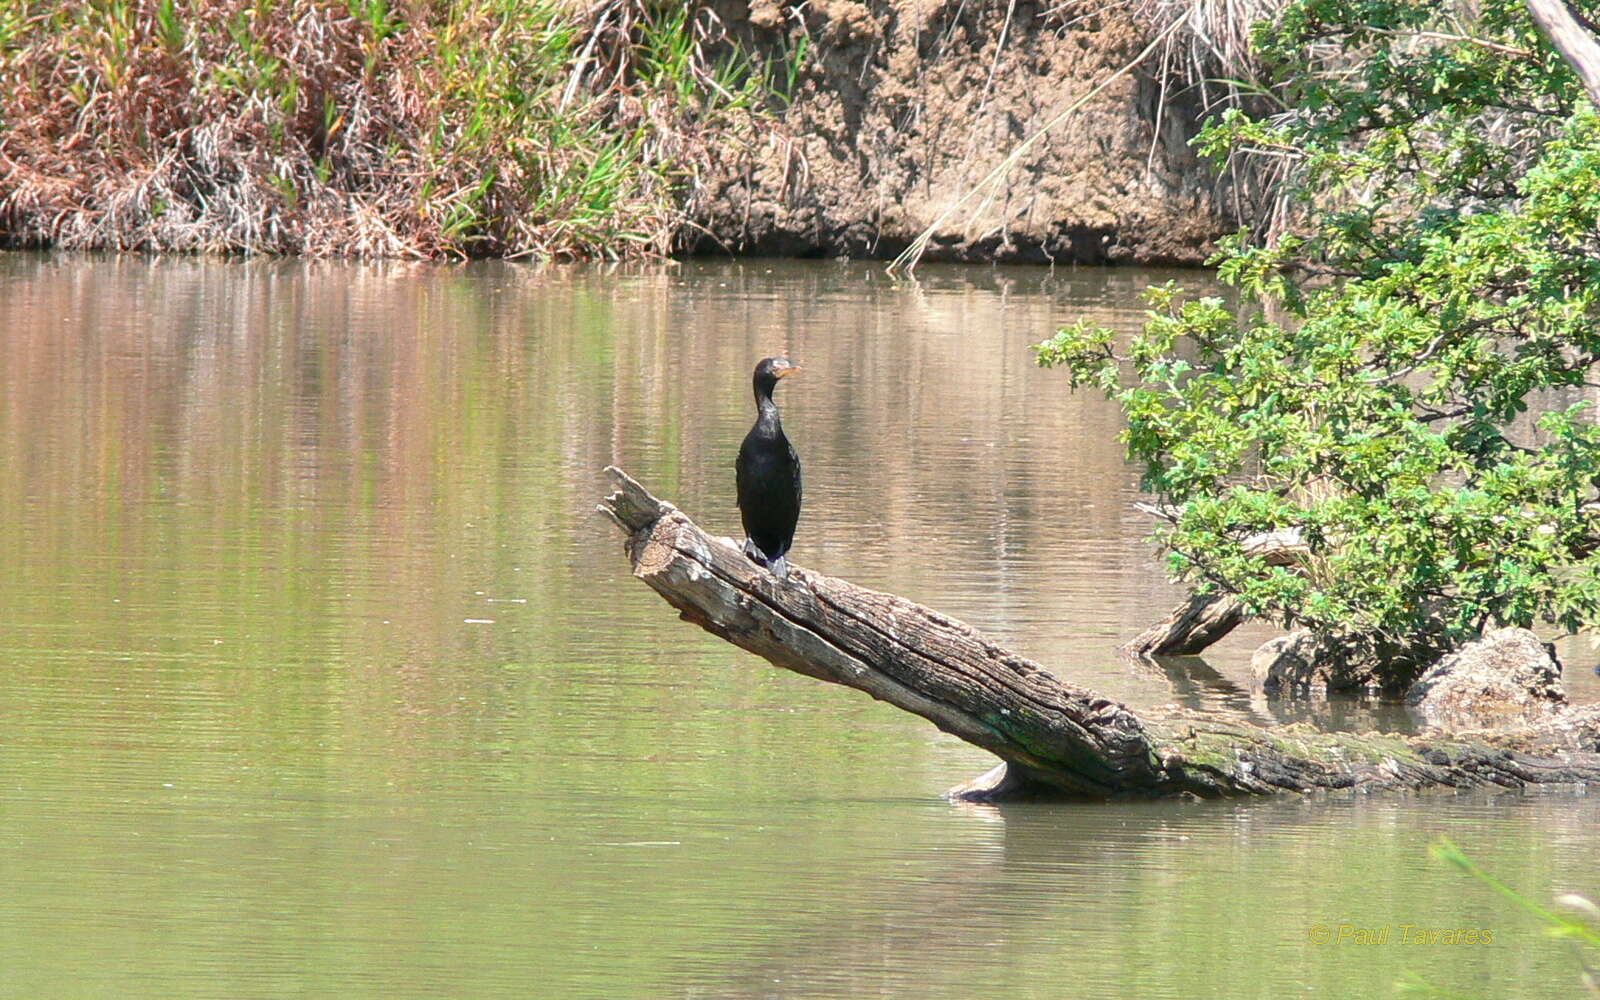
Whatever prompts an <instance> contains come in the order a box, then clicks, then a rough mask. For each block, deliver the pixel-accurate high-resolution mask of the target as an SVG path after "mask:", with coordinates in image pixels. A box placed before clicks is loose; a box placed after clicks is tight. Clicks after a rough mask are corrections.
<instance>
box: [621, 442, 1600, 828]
mask: <svg viewBox="0 0 1600 1000" xmlns="http://www.w3.org/2000/svg"><path fill="white" fill-rule="evenodd" d="M606 471H607V473H608V474H609V475H610V476H611V478H612V479H613V480H614V482H615V484H616V489H615V491H614V492H612V493H611V494H610V495H609V496H607V497H606V498H605V500H604V502H602V503H601V504H600V507H599V509H600V511H601V512H602V513H605V514H606V515H608V516H609V517H610V518H611V519H612V520H613V521H615V522H616V523H617V524H618V525H619V526H620V527H621V528H622V530H623V531H624V532H625V533H626V534H627V543H626V547H627V553H628V557H629V559H630V560H631V561H632V563H633V573H634V575H635V576H637V577H638V578H639V579H641V580H643V581H644V582H645V583H646V584H648V585H649V586H650V587H651V588H653V589H654V590H655V591H656V592H657V593H658V594H660V595H661V596H662V597H663V598H665V599H666V601H667V603H669V604H671V605H672V606H673V607H674V608H676V609H678V611H679V613H680V614H681V616H682V617H683V618H684V619H685V620H686V621H690V622H693V623H694V624H696V625H699V626H700V627H701V628H704V629H705V630H706V631H708V632H711V633H712V634H714V635H717V636H720V637H721V638H723V639H726V640H727V641H729V642H731V643H733V644H734V645H736V646H739V647H741V648H743V649H746V650H749V651H750V652H752V653H755V654H757V655H758V656H761V657H764V658H765V659H767V660H769V661H771V662H772V663H773V664H775V665H777V666H779V667H783V668H785V669H787V670H793V671H795V672H796V673H801V674H805V675H806V676H808V677H815V678H817V679H818V680H824V681H830V682H832V683H835V684H843V685H846V686H848V687H853V688H856V689H858V690H861V691H865V692H866V693H868V694H870V695H872V696H873V697H874V698H878V699H880V700H882V701H886V702H888V703H890V704H892V705H894V706H896V707H898V708H902V709H905V710H906V711H908V712H912V713H915V714H917V715H920V716H922V717H923V718H925V719H927V720H928V721H930V722H932V723H933V724H934V725H936V726H938V727H939V728H940V729H942V730H944V731H946V732H948V733H952V734H954V735H956V736H958V737H960V738H961V739H963V740H966V741H967V742H969V743H972V744H974V745H975V746H979V747H982V748H983V749H985V750H988V751H990V752H991V753H993V754H995V755H996V756H997V757H999V758H1000V759H1001V760H1002V761H1003V762H1004V763H1003V764H1002V765H1001V766H999V767H997V768H995V769H994V770H993V771H991V772H990V773H989V774H986V775H984V776H983V777H982V778H979V779H977V780H976V781H973V782H970V783H968V784H966V785H962V786H958V787H957V788H955V789H952V790H951V793H950V794H951V795H952V796H955V797H960V798H966V799H976V800H983V799H998V798H1014V797H1025V796H1036V795H1065V796H1076V797H1086V798H1101V799H1106V798H1130V797H1159V796H1180V795H1195V796H1202V797H1208V798H1210V797H1221V796H1230V795H1256V794H1268V793H1274V792H1314V791H1317V790H1320V789H1352V790H1356V791H1372V790H1386V789H1425V788H1438V787H1452V788H1470V787H1476V786H1501V787H1511V788H1517V787H1523V786H1529V785H1545V784H1584V785H1588V784H1597V783H1600V708H1597V707H1593V706H1591V707H1588V708H1583V709H1568V710H1566V711H1564V712H1562V713H1560V714H1559V715H1558V716H1556V717H1554V718H1553V719H1551V720H1549V721H1547V722H1544V723H1542V724H1540V725H1538V726H1530V727H1528V728H1524V729H1518V730H1515V731H1505V732H1479V733H1462V734H1440V733H1432V734H1427V735H1422V736H1404V735H1396V734H1382V733H1375V734H1360V735H1356V734H1349V733H1325V732H1321V731H1318V730H1315V729H1312V728H1310V727H1306V726H1301V725H1295V726H1283V727H1273V728H1266V727H1261V726H1255V725H1252V724H1250V723H1248V722H1243V721H1236V720H1233V719H1226V718H1221V717H1210V716H1206V715H1197V714H1194V713H1186V712H1179V711H1175V710H1174V711H1168V712H1162V713H1140V712H1135V711H1134V710H1133V709H1131V708H1129V707H1128V706H1126V705H1123V704H1120V703H1118V702H1116V701H1113V700H1111V699H1109V698H1105V697H1102V696H1101V695H1098V694H1096V693H1095V692H1093V691H1090V690H1088V689H1087V688H1083V687H1079V686H1077V685H1075V684H1071V683H1069V682H1067V681H1065V680H1063V679H1061V678H1060V677H1057V676H1056V675H1055V674H1053V673H1051V672H1050V671H1048V670H1046V669H1044V668H1043V667H1041V666H1039V665H1038V664H1036V663H1034V662H1032V661H1030V660H1028V659H1026V658H1024V657H1022V656H1019V655H1018V654H1016V653H1014V652H1012V651H1010V650H1008V649H1005V648H1003V647H1001V646H999V645H998V644H996V643H994V642H993V641H991V640H989V639H988V638H986V637H985V636H984V635H983V634H982V633H980V632H979V631H978V630H976V629H974V628H973V627H972V626H970V625H967V624H965V623H964V622H960V621H957V620H955V619H953V618H950V617H949V616H947V615H942V614H940V613H939V612H937V611H934V610H931V609H929V608H925V607H922V606H920V605H917V604H914V603H912V602H911V601H908V600H906V599H904V598H901V597H896V596H895V595H893V594H885V593H880V592H877V591H873V590H868V589H866V588H864V587H858V586H856V585H854V584H852V583H849V582H847V581H845V580H840V579H837V578H834V577H828V576H823V575H821V574H819V573H814V572H812V571H810V570H807V569H805V568H804V567H801V566H792V567H791V572H790V575H789V579H788V581H787V582H786V583H785V582H780V581H779V580H777V579H776V578H775V577H773V576H772V574H771V573H769V572H767V571H766V570H764V569H762V568H761V567H759V566H756V565H755V564H754V563H752V562H750V561H749V560H748V559H746V558H745V556H744V555H743V553H742V552H741V551H740V548H739V546H738V545H737V544H736V543H735V542H734V541H733V540H732V539H725V538H715V537H712V536H710V535H708V534H706V533H705V532H704V531H703V530H701V529H700V527H699V526H698V525H696V524H695V523H694V521H692V520H691V519H690V518H689V517H688V516H687V515H685V514H684V513H683V512H682V511H680V510H678V509H677V508H676V507H674V506H672V505H671V504H669V503H666V502H664V501H662V500H659V499H657V498H656V497H654V496H652V495H651V494H650V493H649V491H647V490H646V489H645V488H644V487H642V486H640V485H639V484H638V483H637V482H635V481H634V480H633V479H631V478H629V477H628V476H627V475H626V474H625V473H623V472H622V471H620V470H618V469H615V468H610V469H607V470H606Z"/></svg>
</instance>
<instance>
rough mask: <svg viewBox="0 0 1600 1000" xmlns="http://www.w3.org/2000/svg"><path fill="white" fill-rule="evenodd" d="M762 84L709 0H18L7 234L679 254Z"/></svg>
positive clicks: (14, 238)
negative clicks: (706, 186)
mask: <svg viewBox="0 0 1600 1000" xmlns="http://www.w3.org/2000/svg"><path fill="white" fill-rule="evenodd" d="M766 80H767V76H766V68H765V67H756V66H754V65H752V64H751V63H750V62H748V61H746V60H744V59H742V58H741V57H740V55H739V53H738V52H737V50H735V49H733V48H732V47H731V46H729V45H728V44H727V43H726V42H725V41H724V40H723V39H722V37H721V34H720V25H719V24H718V23H717V22H716V20H715V18H714V16H713V15H712V14H711V12H710V10H709V9H708V8H707V7H706V6H705V5H704V4H702V3H699V2H693V3H687V4H685V3H677V4H663V3H654V2H649V0H602V2H598V3H590V4H576V3H559V2H554V0H534V2H519V0H464V2H460V3H453V4H439V3H428V2H423V0H410V2H406V0H397V2H396V4H395V5H394V6H392V7H391V6H390V5H389V4H388V3H387V2H385V0H349V2H343V3H337V2H322V0H87V2H78V3H73V2H70V0H5V2H4V3H3V4H0V121H3V122H4V127H3V129H0V239H4V241H5V242H6V243H8V244H9V245H12V246H55V247H61V248H73V249H88V248H101V249H118V250H151V251H205V252H265V253H304V254H313V255H360V256H414V257H434V256H445V255H455V256H466V255H480V254H495V255H525V254H536V255H542V256H549V257H596V256H601V257H614V256H631V255H639V254H651V253H664V252H668V251H669V250H671V249H672V247H673V246H674V245H675V243H676V242H677V241H678V240H680V239H682V238H683V235H684V232H685V226H686V224H687V216H686V214H685V212H684V206H685V204H686V202H687V200H688V199H690V198H692V197H693V193H694V188H695V184H694V179H695V177H696V176H697V174H698V173H699V171H700V170H701V169H702V167H703V165H704V163H705V162H706V160H707V158H708V157H709V156H711V155H713V152H714V147H715V146H716V145H717V144H726V143H729V142H740V141H743V140H744V139H746V138H749V137H751V136H753V135H754V134H755V133H756V132H758V131H759V130H760V129H762V128H763V127H765V123H766V122H767V121H768V119H767V117H766V116H765V115H764V114H763V102H764V95H765V93H766Z"/></svg>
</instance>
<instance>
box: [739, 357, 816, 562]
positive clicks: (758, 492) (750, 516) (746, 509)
mask: <svg viewBox="0 0 1600 1000" xmlns="http://www.w3.org/2000/svg"><path fill="white" fill-rule="evenodd" d="M799 370H800V369H799V368H796V367H795V366H794V365H792V364H790V363H789V359H788V358H767V359H766V360H764V361H762V362H761V363H760V364H759V365H756V373H755V378H754V379H753V381H754V383H755V388H756V424H755V426H754V427H752V428H750V433H749V434H746V435H745V436H744V444H742V445H740V446H739V460H738V461H737V462H735V463H734V465H733V468H734V473H735V477H734V478H735V481H736V482H737V484H738V487H739V518H740V520H742V521H743V522H744V533H745V542H744V554H745V555H747V556H749V557H750V561H751V562H754V563H756V564H757V565H759V566H765V567H767V568H768V569H770V570H771V571H772V575H773V576H776V577H777V578H778V579H780V580H787V579H788V578H789V563H788V561H787V560H785V559H784V555H785V554H786V553H787V552H788V551H789V546H790V545H791V544H792V543H793V542H794V526H795V523H796V522H798V521H799V520H800V456H799V455H796V454H795V453H794V447H793V446H792V445H790V444H789V439H788V438H786V437H784V436H783V423H782V422H781V421H779V419H778V404H777V403H774V402H773V401H772V390H773V389H775V388H776V387H777V385H778V380H779V379H781V378H784V377H786V376H788V375H793V374H794V373H795V372H797V371H799Z"/></svg>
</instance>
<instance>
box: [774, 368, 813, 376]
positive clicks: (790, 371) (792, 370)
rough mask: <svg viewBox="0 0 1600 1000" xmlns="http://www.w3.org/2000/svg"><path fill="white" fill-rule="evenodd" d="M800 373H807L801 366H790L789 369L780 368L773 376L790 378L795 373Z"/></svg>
mask: <svg viewBox="0 0 1600 1000" xmlns="http://www.w3.org/2000/svg"><path fill="white" fill-rule="evenodd" d="M799 371H805V369H804V368H801V367H800V366H799V365H790V366H789V367H787V368H779V369H778V370H777V371H775V372H773V374H774V375H776V376H778V377H779V378H788V377H789V376H790V375H793V374H794V373H795V372H799Z"/></svg>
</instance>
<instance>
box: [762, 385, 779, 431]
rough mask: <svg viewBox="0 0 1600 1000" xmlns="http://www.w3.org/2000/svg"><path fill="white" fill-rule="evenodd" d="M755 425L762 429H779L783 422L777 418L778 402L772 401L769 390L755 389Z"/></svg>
mask: <svg viewBox="0 0 1600 1000" xmlns="http://www.w3.org/2000/svg"><path fill="white" fill-rule="evenodd" d="M756 413H757V416H756V426H757V427H759V428H761V429H762V430H764V431H769V432H770V431H776V430H781V429H782V427H783V424H782V422H781V421H779V419H778V404H777V403H775V402H773V400H772V393H771V392H761V391H760V390H757V391H756Z"/></svg>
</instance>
